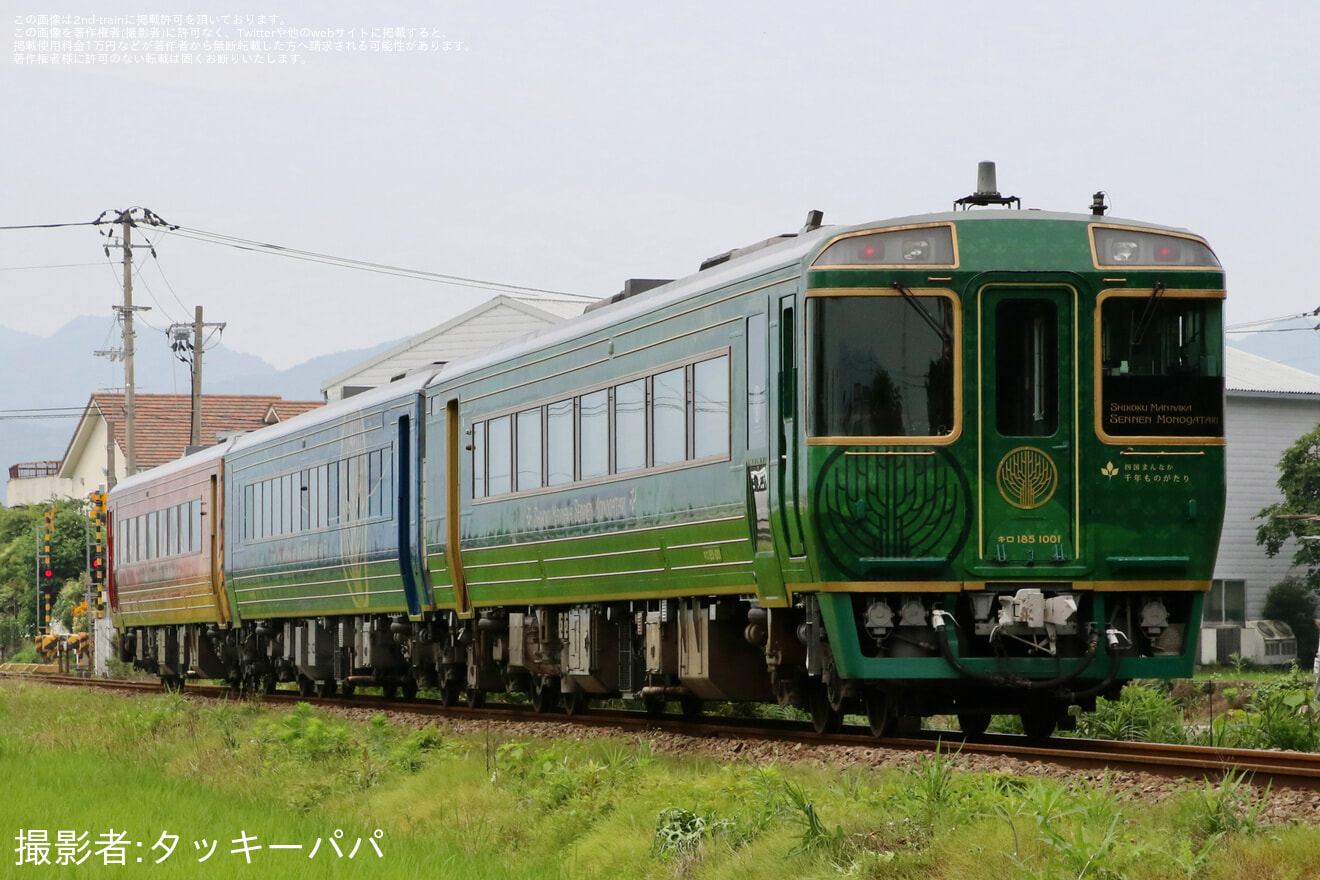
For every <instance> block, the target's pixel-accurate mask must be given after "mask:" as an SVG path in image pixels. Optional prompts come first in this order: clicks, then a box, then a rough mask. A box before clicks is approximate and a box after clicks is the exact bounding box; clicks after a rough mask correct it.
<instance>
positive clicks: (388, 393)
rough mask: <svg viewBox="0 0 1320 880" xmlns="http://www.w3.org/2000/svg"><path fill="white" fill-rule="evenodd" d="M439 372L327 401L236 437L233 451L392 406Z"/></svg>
mask: <svg viewBox="0 0 1320 880" xmlns="http://www.w3.org/2000/svg"><path fill="white" fill-rule="evenodd" d="M435 371H436V367H434V366H427V367H424V368H422V369H420V370H418V371H417V372H415V373H410V374H409V375H406V376H404V377H403V378H402V379H398V380H396V381H394V382H391V383H389V384H388V385H381V386H380V387H379V388H372V389H371V390H370V391H363V392H362V393H361V394H354V395H353V396H352V397H346V398H344V399H343V400H336V401H334V402H333V403H327V404H326V405H325V406H322V407H318V408H317V409H314V410H310V411H308V412H305V413H302V414H301V415H297V416H294V417H293V418H291V419H289V420H288V421H284V422H280V423H279V424H278V425H271V426H270V427H267V428H261V429H260V430H257V431H252V432H250V433H247V434H243V435H240V436H238V437H235V438H234V445H233V448H232V449H231V450H230V452H231V453H235V454H238V453H243V452H246V451H247V450H249V449H253V448H256V447H260V446H264V445H265V444H267V443H271V442H274V441H278V440H281V439H283V438H285V437H288V436H291V435H294V434H298V433H301V432H303V431H307V430H315V429H316V428H317V427H319V426H321V425H326V424H333V423H335V422H337V421H340V420H342V419H343V418H344V417H345V416H349V415H352V414H354V413H358V412H362V411H363V410H367V409H373V408H375V407H379V406H381V405H386V406H388V405H389V404H390V403H391V402H392V401H394V400H400V399H403V398H406V397H411V396H412V395H414V394H417V393H418V392H419V391H421V390H422V388H424V387H425V386H426V384H427V382H429V381H430V380H431V377H432V376H433V375H435Z"/></svg>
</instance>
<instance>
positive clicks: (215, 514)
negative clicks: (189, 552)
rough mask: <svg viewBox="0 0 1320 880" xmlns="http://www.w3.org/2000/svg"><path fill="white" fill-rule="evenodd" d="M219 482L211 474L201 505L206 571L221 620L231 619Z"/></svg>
mask: <svg viewBox="0 0 1320 880" xmlns="http://www.w3.org/2000/svg"><path fill="white" fill-rule="evenodd" d="M221 491H222V490H221V484H220V475H219V473H214V474H211V480H210V486H209V487H208V492H207V495H206V503H205V504H204V505H202V515H203V516H204V517H205V520H204V521H203V522H204V523H205V525H204V528H205V530H206V531H205V535H206V538H205V540H206V547H207V553H208V559H207V571H209V572H210V573H211V592H212V593H214V594H215V602H216V607H217V608H219V609H220V619H221V620H222V621H228V620H232V619H233V618H232V617H231V615H230V613H229V594H228V593H227V592H226V591H225V572H224V551H223V548H222V547H221V541H223V540H224V535H223V534H222V533H221V531H220V522H221V520H220V513H221V504H222V503H223V501H222V499H221V495H220V493H221Z"/></svg>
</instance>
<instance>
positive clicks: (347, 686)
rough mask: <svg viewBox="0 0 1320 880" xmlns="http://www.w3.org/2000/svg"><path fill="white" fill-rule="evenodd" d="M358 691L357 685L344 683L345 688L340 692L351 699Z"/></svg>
mask: <svg viewBox="0 0 1320 880" xmlns="http://www.w3.org/2000/svg"><path fill="white" fill-rule="evenodd" d="M356 690H357V685H355V684H349V683H348V682H344V686H343V687H341V688H340V689H339V692H340V693H341V694H343V695H344V696H346V697H351V696H353V692H354V691H356Z"/></svg>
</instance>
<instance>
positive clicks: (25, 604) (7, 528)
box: [0, 499, 87, 648]
mask: <svg viewBox="0 0 1320 880" xmlns="http://www.w3.org/2000/svg"><path fill="white" fill-rule="evenodd" d="M48 506H54V508H55V537H54V540H52V541H51V546H50V555H51V570H52V571H53V572H54V579H55V581H56V582H57V583H60V584H63V583H64V582H66V581H69V580H80V579H81V578H82V574H83V570H84V569H85V568H86V558H87V557H86V549H85V548H86V525H85V523H86V518H85V515H84V513H83V506H82V502H81V501H77V500H73V499H69V500H66V501H57V502H54V503H53V505H44V504H27V505H22V506H19V507H0V644H3V645H5V646H7V647H11V648H12V647H17V646H18V645H20V644H22V643H25V642H27V641H28V640H29V639H31V638H32V636H33V635H34V634H35V632H36V628H35V624H36V621H37V607H36V606H37V541H38V533H39V531H40V529H41V526H42V523H43V520H44V518H45V511H46V508H47V507H48Z"/></svg>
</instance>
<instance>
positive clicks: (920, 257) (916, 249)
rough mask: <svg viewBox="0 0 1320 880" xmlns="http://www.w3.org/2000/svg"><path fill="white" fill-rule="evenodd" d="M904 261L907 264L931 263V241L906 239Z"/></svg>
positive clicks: (904, 242) (904, 241)
mask: <svg viewBox="0 0 1320 880" xmlns="http://www.w3.org/2000/svg"><path fill="white" fill-rule="evenodd" d="M903 261H904V262H906V263H929V262H930V241H929V240H927V239H924V238H908V239H904V240H903Z"/></svg>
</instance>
